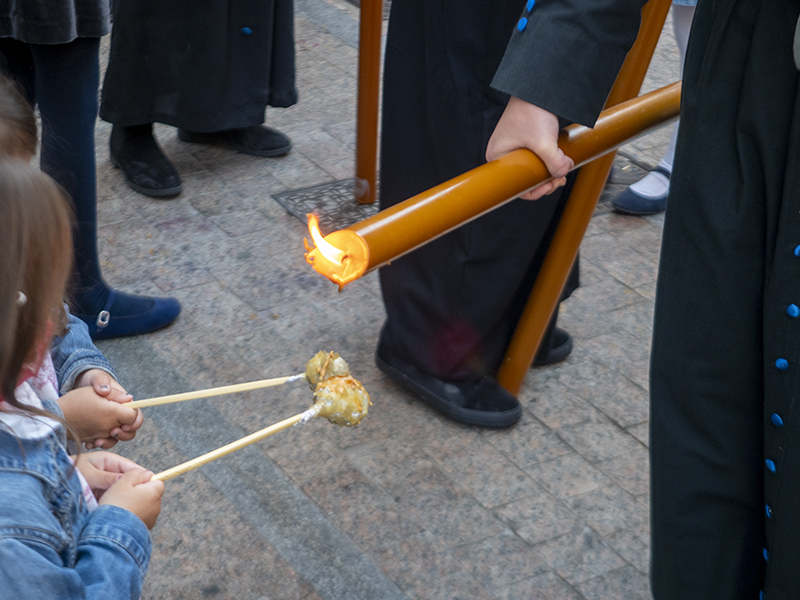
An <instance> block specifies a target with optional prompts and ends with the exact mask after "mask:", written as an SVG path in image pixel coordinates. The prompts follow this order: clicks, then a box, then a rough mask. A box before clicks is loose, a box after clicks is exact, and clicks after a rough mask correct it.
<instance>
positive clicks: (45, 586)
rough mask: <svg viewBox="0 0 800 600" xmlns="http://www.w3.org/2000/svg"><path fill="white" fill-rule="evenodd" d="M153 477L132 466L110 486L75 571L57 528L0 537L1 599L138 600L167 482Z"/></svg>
mask: <svg viewBox="0 0 800 600" xmlns="http://www.w3.org/2000/svg"><path fill="white" fill-rule="evenodd" d="M151 475H152V474H151V473H150V472H148V471H145V470H144V469H141V468H138V467H137V468H133V469H130V470H128V471H127V472H126V473H124V474H123V475H122V476H121V477H120V479H119V480H118V481H116V482H115V483H114V484H113V485H111V486H110V487H109V488H108V490H107V491H106V493H105V495H104V498H103V501H102V505H101V506H99V507H98V508H96V509H95V510H94V511H93V512H92V513H91V514H90V516H89V517H88V518H87V519H86V521H85V523H84V526H83V529H82V530H81V532H80V534H79V537H78V539H77V541H76V542H77V543H76V551H77V554H76V562H75V564H74V566H73V567H72V568H70V566H67V565H65V561H64V554H63V542H64V541H63V537H62V536H61V535H58V534H57V533H56V531H57V528H56V529H55V530H52V531H51V530H50V529H49V528H47V527H41V526H38V527H32V528H26V529H25V530H24V531H23V534H18V533H15V530H12V529H8V530H6V532H5V533H3V534H2V535H0V590H2V591H1V592H0V596H2V597H3V598H14V599H15V600H43V599H45V598H48V599H49V598H59V600H86V599H92V600H109V598H113V599H114V600H138V598H139V597H140V595H141V591H142V584H143V581H144V577H145V574H146V573H147V565H148V562H149V560H150V552H151V541H150V536H149V534H148V532H147V526H146V525H145V521H147V522H148V524H150V525H152V524H153V523H154V522H155V519H156V517H157V516H158V512H159V510H160V506H161V494H162V493H163V489H164V484H163V483H162V482H160V481H149V480H150V477H151ZM106 496H108V498H106ZM143 519H144V520H143ZM17 529H19V528H17Z"/></svg>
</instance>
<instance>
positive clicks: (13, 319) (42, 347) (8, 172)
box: [0, 159, 72, 412]
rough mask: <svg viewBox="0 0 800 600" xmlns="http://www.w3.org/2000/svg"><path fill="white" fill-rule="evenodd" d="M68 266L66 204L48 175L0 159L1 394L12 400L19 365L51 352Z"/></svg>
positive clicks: (61, 311) (62, 317)
mask: <svg viewBox="0 0 800 600" xmlns="http://www.w3.org/2000/svg"><path fill="white" fill-rule="evenodd" d="M71 268H72V234H71V215H70V209H69V206H68V204H67V202H66V200H65V198H64V195H63V194H62V192H61V190H60V189H59V187H58V185H57V184H56V183H55V182H54V181H53V180H52V179H51V178H50V177H48V176H47V175H45V174H44V173H42V172H41V171H39V170H38V169H36V168H34V167H32V166H30V165H29V164H28V163H26V162H24V161H22V160H17V159H0V396H1V397H2V399H3V400H5V401H7V402H8V403H9V404H12V405H13V406H16V407H18V408H21V409H23V410H28V411H29V412H38V411H30V409H29V407H27V406H20V405H19V403H17V401H16V399H15V398H14V390H15V388H16V387H17V384H18V381H19V377H20V374H21V372H22V370H23V365H25V364H26V363H29V362H32V361H33V362H38V361H39V360H40V359H41V353H42V352H43V351H44V352H46V351H49V344H50V341H51V340H50V337H51V335H52V334H53V333H57V332H58V331H59V330H60V329H62V328H63V325H64V321H65V314H64V308H63V298H64V289H65V286H66V283H67V279H68V277H69V275H70V272H71Z"/></svg>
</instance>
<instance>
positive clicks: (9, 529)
mask: <svg viewBox="0 0 800 600" xmlns="http://www.w3.org/2000/svg"><path fill="white" fill-rule="evenodd" d="M0 214H2V215H3V219H0V255H1V256H3V260H2V261H0V399H1V400H2V401H1V402H0V498H2V502H0V590H2V591H3V596H4V597H9V598H15V599H19V600H27V599H35V600H43V599H47V598H59V599H64V600H71V599H73V598H103V600H106V599H108V598H115V599H128V598H130V599H136V598H139V596H140V593H141V588H142V582H143V579H144V576H145V573H146V571H147V564H148V561H149V557H150V550H151V542H150V538H149V534H148V531H147V529H148V528H150V527H152V526H153V525H154V524H155V521H156V518H157V517H158V513H159V511H160V507H161V495H162V493H163V489H164V485H163V483H162V482H159V481H150V479H151V476H152V473H150V472H149V471H145V470H144V469H141V468H140V467H138V466H137V465H136V464H135V463H133V462H131V461H129V460H126V459H123V458H121V457H118V456H115V455H113V454H109V453H105V452H92V453H90V454H88V455H83V456H81V457H79V459H78V461H77V463H76V464H73V462H72V460H71V459H70V457H69V456H68V455H67V452H66V449H65V442H66V434H67V432H68V430H69V429H70V428H69V426H68V425H67V423H66V422H65V421H64V419H63V418H62V414H63V413H62V412H61V409H60V408H59V405H58V403H57V402H56V400H57V399H58V390H57V382H56V379H55V369H54V368H53V367H52V363H51V362H50V359H49V357H50V353H49V352H48V349H49V346H50V343H51V338H52V335H53V332H54V331H55V330H56V329H57V328H58V327H59V325H60V324H61V323H63V319H64V308H63V304H62V298H63V294H64V286H65V283H66V280H67V277H68V275H69V272H70V266H71V264H72V263H71V259H72V257H71V248H72V244H71V239H70V222H69V217H68V209H67V207H66V203H65V201H64V198H63V196H61V194H60V192H59V191H58V189H57V187H56V185H55V184H54V182H53V181H52V180H50V178H49V177H47V176H46V175H44V174H43V173H41V172H40V171H38V170H37V169H35V168H33V167H31V166H29V165H28V164H26V163H24V162H22V161H17V160H5V161H3V160H0ZM62 344H63V342H62ZM56 354H58V353H56ZM65 354H66V355H67V356H70V355H73V352H71V351H67V352H65ZM68 362H69V361H65V362H64V363H63V364H62V365H61V366H62V368H64V366H65V365H66V364H67V363H68ZM67 371H69V369H67ZM86 389H87V391H89V392H91V393H94V392H92V391H91V388H86ZM79 391H80V390H79ZM70 435H71V436H72V437H73V438H75V437H76V434H74V433H70ZM76 467H77V468H76ZM95 501H97V503H99V505H95ZM92 508H93V510H91V509H92Z"/></svg>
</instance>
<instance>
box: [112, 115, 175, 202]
mask: <svg viewBox="0 0 800 600" xmlns="http://www.w3.org/2000/svg"><path fill="white" fill-rule="evenodd" d="M109 149H110V151H111V163H112V164H113V165H114V166H115V167H118V168H119V169H121V170H122V174H123V175H124V176H125V181H126V182H127V183H128V186H129V187H130V188H131V189H132V190H135V191H137V192H139V193H140V194H144V195H145V196H151V197H153V198H163V197H164V196H175V195H177V194H180V193H181V189H182V185H181V178H180V175H178V171H177V170H176V169H175V167H174V166H173V164H172V163H171V162H170V161H169V159H168V158H167V157H166V155H165V154H164V152H163V151H162V150H161V147H160V146H159V145H158V142H156V139H155V138H154V137H153V124H152V123H148V124H146V125H135V126H133V127H118V126H116V125H114V128H113V129H112V130H111V140H110V142H109Z"/></svg>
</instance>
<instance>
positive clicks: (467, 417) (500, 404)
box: [375, 344, 522, 427]
mask: <svg viewBox="0 0 800 600" xmlns="http://www.w3.org/2000/svg"><path fill="white" fill-rule="evenodd" d="M375 363H376V364H377V365H378V368H379V369H380V370H381V371H383V372H384V373H386V374H387V375H388V376H389V377H391V378H392V379H394V380H395V381H396V382H397V383H399V384H400V385H401V386H403V387H404V388H406V389H407V390H410V391H412V392H414V393H415V394H417V395H418V396H419V397H421V398H422V399H423V400H424V401H425V402H426V403H427V404H428V405H429V406H431V407H432V408H435V409H436V410H438V411H439V412H441V413H442V414H444V415H445V416H446V417H449V418H451V419H453V420H454V421H458V422H459V423H466V424H467V425H479V426H481V427H510V426H511V425H514V424H515V423H516V422H517V421H519V419H520V417H521V416H522V406H521V405H520V403H519V401H518V400H517V399H516V398H515V397H514V396H513V395H512V394H511V393H509V392H508V391H507V390H506V389H504V388H503V387H502V386H501V385H500V384H499V383H497V381H496V380H494V379H492V378H491V377H486V376H484V377H481V378H480V379H476V380H474V381H444V380H442V379H438V378H437V377H434V376H433V375H428V374H427V373H423V372H422V371H420V370H419V369H417V368H416V367H414V366H413V365H410V364H408V363H406V362H405V361H403V360H402V359H400V358H398V357H396V356H394V355H392V353H391V352H390V351H389V349H388V348H386V347H385V346H384V345H382V344H379V345H378V350H377V351H376V353H375Z"/></svg>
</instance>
